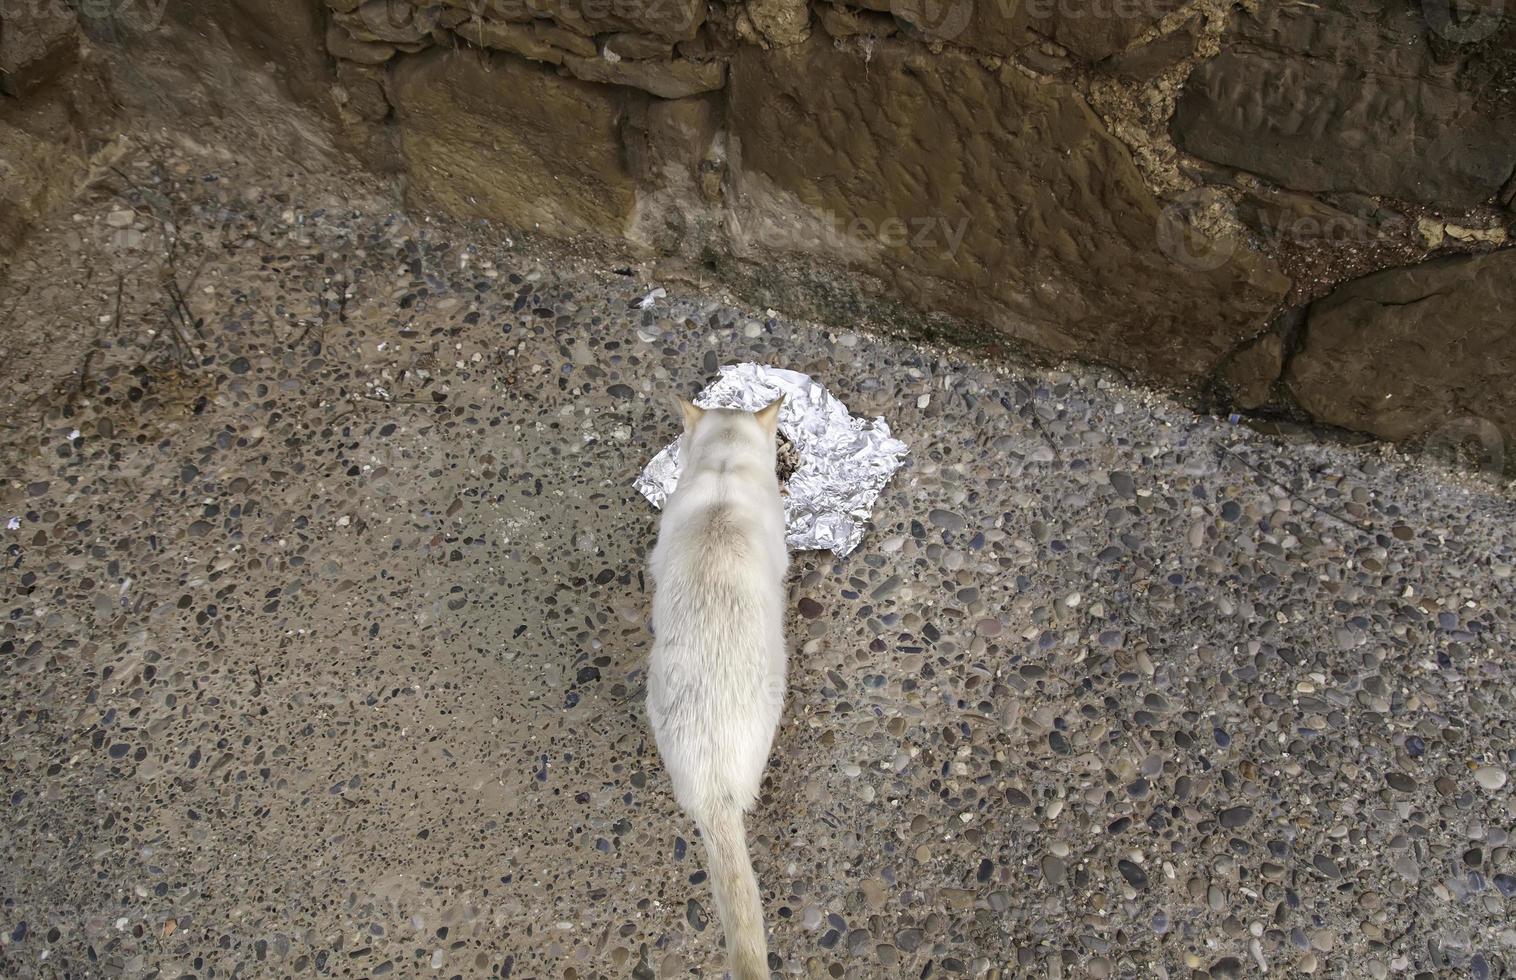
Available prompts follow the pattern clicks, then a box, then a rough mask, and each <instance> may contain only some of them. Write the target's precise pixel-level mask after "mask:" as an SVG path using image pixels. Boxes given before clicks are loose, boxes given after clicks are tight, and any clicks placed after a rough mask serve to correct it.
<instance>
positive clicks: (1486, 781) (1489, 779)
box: [1474, 766, 1507, 793]
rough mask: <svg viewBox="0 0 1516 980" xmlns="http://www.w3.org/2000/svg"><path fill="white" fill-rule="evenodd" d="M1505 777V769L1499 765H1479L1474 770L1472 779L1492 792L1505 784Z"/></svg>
mask: <svg viewBox="0 0 1516 980" xmlns="http://www.w3.org/2000/svg"><path fill="white" fill-rule="evenodd" d="M1506 778H1507V777H1506V771H1505V770H1504V769H1501V768H1500V767H1499V766H1480V767H1479V768H1478V769H1475V770H1474V779H1475V780H1476V781H1477V782H1478V783H1479V785H1481V786H1483V787H1484V788H1485V789H1487V790H1489V791H1490V792H1492V793H1493V792H1495V791H1496V790H1498V789H1500V788H1501V787H1502V786H1504V785H1505V782H1506Z"/></svg>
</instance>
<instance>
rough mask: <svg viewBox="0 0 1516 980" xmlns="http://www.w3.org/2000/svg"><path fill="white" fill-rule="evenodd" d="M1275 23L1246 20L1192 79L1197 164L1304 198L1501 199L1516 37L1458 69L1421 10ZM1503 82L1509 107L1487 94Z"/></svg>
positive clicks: (1186, 103)
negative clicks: (1491, 80) (1436, 45)
mask: <svg viewBox="0 0 1516 980" xmlns="http://www.w3.org/2000/svg"><path fill="white" fill-rule="evenodd" d="M1392 6H1393V5H1392ZM1267 10H1268V12H1267V13H1265V14H1263V15H1261V16H1260V17H1258V18H1252V17H1247V16H1244V17H1243V18H1242V20H1241V22H1240V24H1239V27H1238V29H1237V36H1236V38H1235V39H1234V46H1233V47H1231V48H1228V49H1227V50H1225V51H1223V52H1222V53H1221V54H1220V55H1219V56H1217V57H1216V58H1214V59H1212V60H1210V61H1207V62H1205V63H1204V64H1202V65H1201V66H1199V67H1198V68H1197V69H1196V70H1195V72H1194V73H1193V74H1192V75H1191V77H1190V80H1189V82H1188V84H1187V85H1186V86H1185V89H1184V92H1183V94H1182V95H1181V97H1180V100H1179V103H1178V106H1177V108H1176V111H1175V116H1174V123H1173V128H1174V135H1175V139H1176V141H1177V142H1178V143H1179V145H1180V146H1181V147H1183V148H1184V149H1185V150H1187V151H1189V152H1190V153H1193V154H1195V155H1196V156H1199V157H1203V158H1205V159H1207V160H1213V161H1215V162H1218V163H1224V164H1226V165H1228V166H1233V167H1238V168H1240V169H1242V170H1248V171H1252V172H1254V173H1257V174H1261V175H1263V176H1265V177H1267V178H1269V179H1270V180H1273V181H1275V182H1277V183H1280V184H1283V185H1285V186H1288V187H1292V188H1295V189H1297V190H1303V191H1313V192H1315V191H1358V192H1361V193H1365V194H1386V195H1389V196H1392V197H1398V198H1403V199H1405V200H1410V201H1417V202H1421V203H1426V204H1441V205H1445V206H1450V207H1460V208H1461V207H1472V206H1474V205H1476V204H1478V203H1480V202H1482V201H1485V200H1487V199H1489V198H1490V197H1492V196H1493V195H1494V194H1496V192H1497V191H1499V189H1500V187H1501V185H1502V184H1503V183H1504V182H1505V180H1506V179H1507V178H1508V177H1510V175H1511V172H1512V170H1513V168H1516V111H1513V105H1512V103H1511V95H1510V92H1509V91H1508V89H1509V77H1510V72H1511V71H1512V70H1513V69H1516V55H1513V54H1512V53H1511V52H1510V51H1509V50H1505V52H1504V53H1503V54H1502V53H1501V50H1502V49H1501V45H1502V44H1509V43H1511V42H1513V41H1516V23H1513V24H1510V25H1508V26H1507V27H1506V28H1505V33H1504V35H1501V36H1497V37H1495V38H1492V39H1486V43H1485V44H1484V45H1479V46H1471V47H1470V48H1469V50H1468V51H1465V50H1464V49H1463V48H1455V55H1454V57H1455V58H1456V59H1459V60H1454V61H1447V60H1444V59H1443V58H1439V57H1438V56H1437V54H1436V52H1435V51H1434V49H1433V41H1434V38H1433V36H1432V35H1431V34H1430V33H1429V31H1428V28H1427V26H1426V22H1425V21H1424V20H1422V19H1421V18H1420V16H1419V15H1418V14H1416V13H1414V12H1413V11H1412V9H1411V8H1410V7H1409V6H1407V7H1405V8H1404V9H1403V10H1402V9H1400V8H1399V7H1394V8H1393V9H1388V8H1385V6H1384V5H1383V4H1378V3H1368V2H1367V0H1329V2H1328V3H1326V4H1325V5H1324V9H1317V8H1316V5H1310V6H1309V7H1307V5H1298V6H1292V7H1283V6H1269V7H1268V8H1267ZM1502 37H1503V38H1504V40H1503V41H1502ZM1492 44H1493V45H1494V50H1495V53H1494V54H1491V53H1490V45H1492ZM1495 74H1504V75H1505V77H1506V79H1507V81H1506V82H1505V83H1504V88H1505V89H1506V90H1507V91H1506V94H1505V96H1504V102H1502V101H1500V98H1499V93H1500V92H1501V91H1502V85H1501V84H1491V85H1484V86H1481V85H1477V84H1473V81H1474V80H1476V79H1478V78H1480V77H1481V76H1484V75H1495Z"/></svg>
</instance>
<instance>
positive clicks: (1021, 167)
mask: <svg viewBox="0 0 1516 980" xmlns="http://www.w3.org/2000/svg"><path fill="white" fill-rule="evenodd" d="M39 2H42V0H39ZM167 2H169V3H170V4H173V3H175V2H177V0H167ZM1504 6H1505V5H1504V3H1503V0H1319V2H1316V3H1310V4H1304V3H1279V2H1273V0H1244V2H1239V3H1230V2H1227V0H858V2H856V3H851V4H849V3H840V2H831V0H810V2H807V0H747V2H745V3H743V2H731V3H722V2H716V0H206V2H204V3H198V4H195V5H193V6H190V7H183V6H181V7H180V8H178V9H179V11H180V12H179V14H178V15H177V16H179V17H180V19H182V20H186V21H188V22H190V23H194V22H196V21H200V22H205V21H214V22H216V24H217V26H218V28H219V29H220V30H221V32H222V33H224V34H226V35H227V36H229V37H232V38H233V39H234V41H238V42H239V43H241V44H244V45H245V46H247V47H249V48H251V49H253V50H255V51H257V52H258V53H259V56H260V57H262V58H265V59H266V60H268V61H269V62H271V63H273V64H275V65H276V66H278V67H279V69H280V70H281V71H282V73H283V76H284V79H285V82H286V84H287V86H288V88H289V90H290V92H291V93H293V94H294V95H295V96H296V97H299V98H302V99H304V100H306V101H308V102H311V103H313V104H315V105H316V106H317V107H318V108H319V109H320V110H321V112H322V113H323V114H325V115H326V116H327V117H328V118H329V119H330V120H331V123H332V126H333V128H334V131H335V132H336V134H337V138H338V142H339V144H340V145H341V146H342V147H344V148H345V149H347V150H348V151H350V152H352V153H353V154H355V155H357V156H358V157H359V158H361V159H362V160H364V161H365V162H366V163H367V164H368V165H369V166H370V167H372V168H373V169H375V170H378V171H381V172H389V173H395V174H397V175H399V176H401V177H403V180H404V183H405V188H406V193H407V195H408V196H409V198H410V201H411V203H412V204H413V205H414V206H416V207H418V208H436V209H442V210H445V211H447V212H451V213H453V214H456V215H459V216H463V217H471V218H472V217H480V218H488V219H492V220H495V221H498V222H501V223H504V224H506V225H508V226H512V227H516V228H521V229H525V230H528V231H538V232H541V233H545V234H548V235H553V236H559V237H569V238H574V237H579V236H591V237H594V238H597V239H601V240H610V241H612V242H615V243H618V247H620V248H623V249H626V250H630V251H632V252H633V253H635V254H636V255H637V256H639V257H640V258H644V259H648V260H656V261H658V262H661V263H664V264H665V265H667V266H669V267H672V266H675V265H684V266H689V267H694V268H699V269H702V270H705V271H706V272H707V273H709V274H712V275H715V276H717V277H720V278H723V279H725V280H726V281H728V282H730V283H731V284H733V285H734V286H736V287H738V288H739V289H741V290H743V291H745V292H746V293H747V294H748V296H749V298H751V299H753V300H755V301H759V302H765V303H769V304H772V305H776V306H783V307H784V308H785V309H787V310H790V311H792V312H804V313H809V314H812V315H815V316H817V317H819V318H821V319H823V320H829V321H833V322H851V321H856V320H859V319H867V320H868V321H870V322H872V323H874V324H876V325H883V326H885V327H889V328H897V329H903V330H914V331H921V332H925V333H928V334H933V335H941V336H949V337H952V338H954V339H957V340H961V341H967V342H970V343H974V344H979V345H984V346H987V347H991V348H996V347H1003V346H1014V347H1016V348H1019V349H1024V350H1028V351H1032V352H1040V353H1045V354H1050V355H1059V356H1061V355H1069V356H1075V357H1080V358H1084V359H1090V360H1096V361H1100V362H1104V363H1108V364H1111V365H1113V366H1116V367H1119V368H1122V369H1125V370H1127V371H1129V372H1131V373H1133V374H1134V375H1138V376H1141V377H1144V378H1147V379H1149V380H1155V381H1158V382H1160V383H1164V384H1168V385H1171V386H1174V387H1177V388H1181V389H1184V390H1186V391H1189V392H1194V393H1197V394H1199V395H1203V396H1204V397H1205V398H1206V399H1207V403H1208V404H1209V405H1210V406H1211V407H1214V408H1222V409H1240V410H1251V411H1258V412H1262V413H1269V412H1276V413H1289V414H1295V415H1300V414H1305V415H1308V416H1310V417H1311V418H1314V419H1316V420H1318V421H1322V422H1325V423H1329V424H1332V425H1337V426H1342V427H1346V428H1349V429H1353V430H1357V431H1364V432H1369V433H1373V434H1375V435H1378V436H1381V437H1384V438H1388V439H1396V440H1402V441H1406V442H1409V443H1428V442H1430V443H1432V444H1435V445H1439V446H1445V445H1465V444H1466V445H1468V446H1470V447H1472V448H1473V449H1474V450H1476V451H1477V453H1478V454H1480V456H1481V458H1482V459H1483V461H1484V462H1485V463H1487V464H1490V465H1497V466H1498V465H1500V463H1501V460H1502V458H1503V454H1504V446H1505V445H1507V444H1509V445H1512V446H1513V447H1516V442H1513V441H1512V440H1516V396H1513V395H1512V394H1511V393H1510V391H1509V390H1508V387H1509V386H1507V385H1504V384H1500V383H1497V382H1498V379H1499V378H1501V377H1504V376H1509V375H1510V374H1511V372H1512V370H1513V369H1516V328H1513V324H1512V317H1513V310H1516V303H1513V299H1516V297H1513V295H1512V285H1511V283H1512V281H1513V278H1512V276H1511V275H1510V273H1511V270H1512V266H1511V262H1509V261H1508V260H1509V259H1510V258H1511V257H1512V253H1510V252H1504V251H1501V250H1502V249H1503V248H1504V247H1505V246H1506V244H1507V238H1508V236H1509V234H1510V232H1511V227H1512V221H1513V210H1512V208H1513V201H1512V198H1513V194H1516V16H1513V14H1516V11H1509V12H1508V11H1506V10H1505V9H1504ZM7 36H11V37H14V33H13V32H10V31H5V30H4V28H3V27H0V53H3V52H5V51H6V50H7V49H6V47H5V41H4V39H5V38H6V37H7ZM47 36H49V35H46V34H45V33H44V34H42V35H38V37H39V43H38V44H33V45H29V46H25V47H28V49H30V48H36V47H39V46H40V47H44V48H45V47H46V46H47V42H46V37H47ZM0 64H3V62H0ZM1511 455H1516V454H1511Z"/></svg>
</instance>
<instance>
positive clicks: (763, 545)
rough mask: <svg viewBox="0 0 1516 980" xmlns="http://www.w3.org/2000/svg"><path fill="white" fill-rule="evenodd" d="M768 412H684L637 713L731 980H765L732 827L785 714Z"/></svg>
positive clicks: (654, 564) (756, 905)
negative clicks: (699, 845)
mask: <svg viewBox="0 0 1516 980" xmlns="http://www.w3.org/2000/svg"><path fill="white" fill-rule="evenodd" d="M778 410H779V403H777V402H776V403H774V404H773V405H771V406H770V407H769V408H768V409H765V410H764V411H762V412H760V413H758V414H756V415H754V414H752V413H749V412H736V411H726V410H710V411H706V412H704V413H702V412H701V411H700V410H699V409H695V408H693V407H690V406H686V407H685V420H686V421H685V433H684V435H683V437H682V441H681V443H680V449H679V456H680V474H679V484H678V488H677V489H676V490H675V491H674V492H673V493H672V494H671V495H670V496H669V499H668V501H667V502H666V503H665V504H664V508H663V518H662V520H661V521H660V524H659V531H658V543H657V545H656V546H655V547H654V548H653V555H652V561H651V570H652V574H653V580H654V582H655V585H656V589H657V591H656V593H655V595H654V598H653V633H654V640H653V650H652V654H651V656H650V657H649V662H648V683H647V710H648V720H649V721H650V723H651V725H652V729H653V737H654V738H655V739H656V740H657V743H658V752H659V754H660V755H661V756H662V757H663V764H664V766H665V768H667V769H668V773H669V779H670V780H671V781H672V782H673V784H674V795H675V797H676V798H678V800H679V804H680V806H682V807H684V809H685V811H686V812H687V813H689V815H690V816H691V817H693V818H694V820H695V823H696V824H697V825H698V826H699V827H700V832H701V835H702V838H703V839H704V841H705V848H706V854H707V859H708V862H709V864H710V878H711V887H712V891H713V892H714V894H715V899H716V908H717V911H718V912H719V913H720V916H721V923H722V928H723V929H724V930H725V931H726V939H727V956H728V961H729V965H730V967H731V971H732V975H733V977H734V978H735V980H767V978H768V976H769V972H768V944H767V940H766V938H765V935H764V929H763V905H762V898H761V895H760V893H759V891H758V881H757V879H756V878H755V877H754V875H753V866H752V861H751V859H750V858H749V855H748V850H747V839H746V831H745V829H744V826H743V819H742V815H743V813H744V812H745V811H746V810H747V809H748V808H749V807H750V806H752V804H753V801H754V800H755V799H757V797H758V790H759V785H760V784H761V782H762V780H763V769H764V766H765V765H766V764H767V762H768V755H769V747H770V745H771V744H772V742H773V739H774V731H775V729H776V728H777V727H778V725H779V715H780V713H781V712H782V711H783V709H784V673H785V660H786V652H785V643H784V611H785V591H784V576H785V571H786V569H787V568H788V565H789V553H788V551H787V550H786V548H785V544H784V507H783V504H782V503H781V501H780V498H779V482H778V480H777V478H776V477H775V475H774V456H775V431H776V424H777V421H778Z"/></svg>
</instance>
